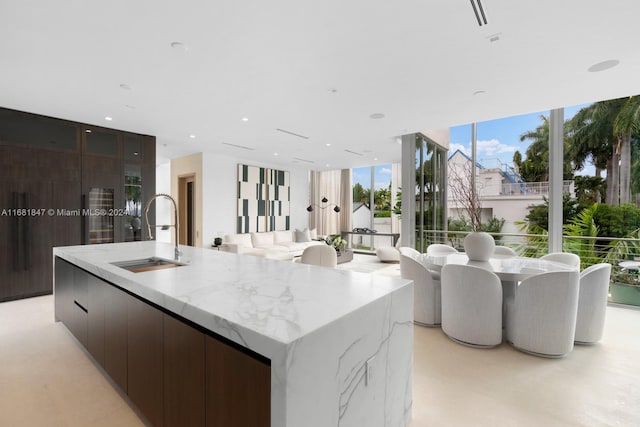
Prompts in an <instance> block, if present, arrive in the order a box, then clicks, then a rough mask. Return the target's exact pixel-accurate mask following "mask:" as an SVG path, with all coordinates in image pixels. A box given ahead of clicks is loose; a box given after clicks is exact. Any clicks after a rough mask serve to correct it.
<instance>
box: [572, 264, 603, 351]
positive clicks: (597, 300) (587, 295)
mask: <svg viewBox="0 0 640 427" xmlns="http://www.w3.org/2000/svg"><path fill="white" fill-rule="evenodd" d="M610 280H611V264H607V263H604V262H603V263H600V264H594V265H592V266H590V267H587V268H585V269H584V270H583V271H582V273H580V292H579V296H578V315H577V318H576V333H575V338H574V341H575V343H576V344H593V343H596V342H598V341H600V339H602V334H603V332H604V321H605V316H606V312H607V299H608V296H609V282H610Z"/></svg>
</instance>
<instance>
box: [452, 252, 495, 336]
mask: <svg viewBox="0 0 640 427" xmlns="http://www.w3.org/2000/svg"><path fill="white" fill-rule="evenodd" d="M441 282H442V284H441V288H442V289H441V292H442V331H443V332H444V333H445V334H446V335H447V336H448V337H449V338H450V339H452V340H453V341H456V342H458V343H460V344H464V345H468V346H471V347H480V348H488V347H495V346H497V345H500V344H501V343H502V286H501V284H500V279H499V278H498V276H496V274H495V273H493V272H491V271H489V270H485V269H484V268H480V267H475V266H471V265H462V264H448V265H445V266H444V267H443V268H442V274H441Z"/></svg>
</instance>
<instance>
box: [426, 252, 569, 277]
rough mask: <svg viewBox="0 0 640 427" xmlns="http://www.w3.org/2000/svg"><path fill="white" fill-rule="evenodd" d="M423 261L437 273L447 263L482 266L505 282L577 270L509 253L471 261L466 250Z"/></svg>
mask: <svg viewBox="0 0 640 427" xmlns="http://www.w3.org/2000/svg"><path fill="white" fill-rule="evenodd" d="M422 263H423V264H424V265H425V266H426V267H427V268H428V269H429V270H433V271H435V272H437V273H439V272H440V270H442V267H444V266H445V265H447V264H463V265H473V266H475V267H481V268H484V269H486V270H489V271H492V272H494V273H495V274H496V275H497V276H498V277H499V278H500V280H501V281H503V282H510V283H513V282H520V281H522V280H524V279H526V278H528V277H531V276H535V275H536V274H541V273H547V272H550V271H571V270H575V268H574V267H570V266H568V265H566V264H561V263H558V262H553V261H547V260H543V259H540V258H528V257H513V256H507V255H494V256H492V257H491V258H490V259H489V261H471V260H469V257H467V255H466V254H465V253H464V252H458V253H452V254H445V255H427V254H423V255H422Z"/></svg>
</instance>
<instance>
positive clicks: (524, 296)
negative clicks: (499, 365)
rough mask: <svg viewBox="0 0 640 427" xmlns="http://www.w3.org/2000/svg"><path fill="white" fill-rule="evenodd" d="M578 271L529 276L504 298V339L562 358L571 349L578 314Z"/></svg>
mask: <svg viewBox="0 0 640 427" xmlns="http://www.w3.org/2000/svg"><path fill="white" fill-rule="evenodd" d="M579 280H580V273H578V271H577V270H576V271H555V272H550V273H542V274H537V275H535V276H531V277H529V278H527V279H525V280H523V281H522V282H520V284H519V285H518V286H517V287H516V292H515V295H514V296H513V297H509V298H508V299H507V300H506V301H505V305H506V319H505V327H506V338H507V341H508V342H510V343H511V344H513V346H514V347H515V348H517V349H518V350H521V351H524V352H526V353H531V354H533V355H536V356H543V357H562V356H564V355H566V354H567V353H569V352H570V351H571V350H573V341H574V335H575V331H576V317H577V313H578V289H579Z"/></svg>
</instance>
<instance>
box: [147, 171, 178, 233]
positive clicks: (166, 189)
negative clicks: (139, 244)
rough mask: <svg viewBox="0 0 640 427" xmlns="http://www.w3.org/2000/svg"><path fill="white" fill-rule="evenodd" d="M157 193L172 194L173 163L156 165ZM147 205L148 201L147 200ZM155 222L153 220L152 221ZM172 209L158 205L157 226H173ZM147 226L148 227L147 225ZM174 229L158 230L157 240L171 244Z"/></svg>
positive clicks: (163, 204) (161, 204) (168, 206)
mask: <svg viewBox="0 0 640 427" xmlns="http://www.w3.org/2000/svg"><path fill="white" fill-rule="evenodd" d="M156 192H157V193H165V194H170V193H171V163H170V162H167V163H163V164H161V165H156ZM145 203H146V200H145ZM150 220H151V221H153V220H152V219H150ZM172 221H173V218H171V209H170V205H169V203H156V222H155V223H156V224H171V222H172ZM145 226H146V225H145ZM172 232H173V230H172V229H169V230H164V231H163V230H161V229H160V228H156V240H158V241H159V242H167V243H170V242H171V233H172Z"/></svg>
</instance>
